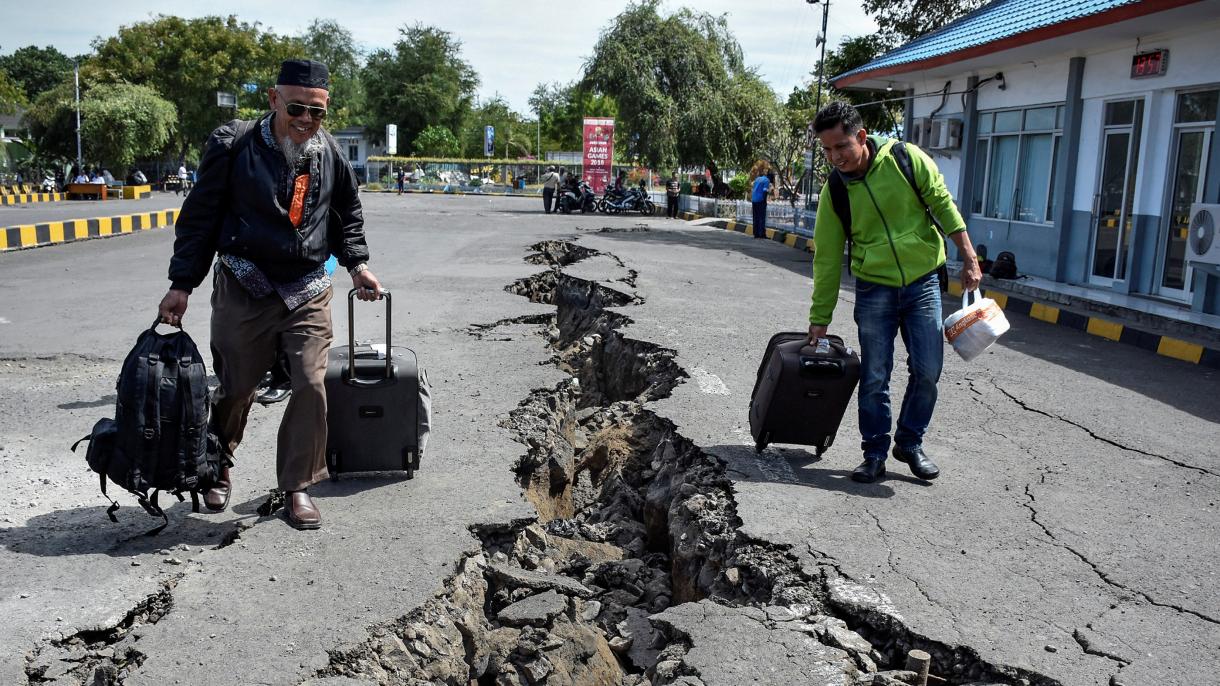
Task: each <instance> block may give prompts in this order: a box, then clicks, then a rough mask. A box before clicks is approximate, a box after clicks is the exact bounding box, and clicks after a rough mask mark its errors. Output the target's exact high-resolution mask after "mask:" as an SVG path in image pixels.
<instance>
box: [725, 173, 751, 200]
mask: <svg viewBox="0 0 1220 686" xmlns="http://www.w3.org/2000/svg"><path fill="white" fill-rule="evenodd" d="M729 190H730V191H732V192H733V197H734V198H744V197H746V193H747V192H748V191H749V190H750V177H748V176H746V175H745V173H744V172H738V173H737V175H736V176H734V177H733V178H732V179H730V180H729Z"/></svg>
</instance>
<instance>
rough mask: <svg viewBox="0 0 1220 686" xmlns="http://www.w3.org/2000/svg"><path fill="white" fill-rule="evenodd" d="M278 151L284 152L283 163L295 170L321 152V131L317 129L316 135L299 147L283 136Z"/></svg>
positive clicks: (290, 138) (289, 138)
mask: <svg viewBox="0 0 1220 686" xmlns="http://www.w3.org/2000/svg"><path fill="white" fill-rule="evenodd" d="M280 150H282V151H283V152H284V161H285V162H287V163H288V166H289V167H291V168H293V169H296V168H297V165H299V164H301V163H302V162H306V161H307V160H308V159H309V158H311V157H313V156H314V155H315V154H317V153H318V152H321V150H322V129H318V132H317V133H315V134H314V135H313V136H312V137H310V139H309V140H307V141H305V142H304V143H302V144H300V145H298V144H297V143H296V142H295V141H293V140H292V137H291V136H284V137H283V138H281V139H280Z"/></svg>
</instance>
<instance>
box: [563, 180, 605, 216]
mask: <svg viewBox="0 0 1220 686" xmlns="http://www.w3.org/2000/svg"><path fill="white" fill-rule="evenodd" d="M596 209H597V196H596V195H594V194H593V188H592V187H591V186H589V184H588V183H587V182H586V181H584V180H583V179H582V180H581V181H580V183H579V184H578V185H576V186H575V187H573V186H567V187H565V188H564V189H563V194H562V195H560V196H559V211H560V212H563V213H564V214H569V213H571V212H574V211H576V210H580V213H581V214H586V213H589V212H593V211H595V210H596Z"/></svg>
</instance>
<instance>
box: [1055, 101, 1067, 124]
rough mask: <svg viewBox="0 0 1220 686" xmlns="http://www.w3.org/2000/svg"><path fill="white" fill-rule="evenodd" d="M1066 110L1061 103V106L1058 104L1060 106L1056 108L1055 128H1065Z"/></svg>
mask: <svg viewBox="0 0 1220 686" xmlns="http://www.w3.org/2000/svg"><path fill="white" fill-rule="evenodd" d="M1064 111H1065V109H1064V107H1063V105H1060V106H1058V107H1056V108H1055V128H1057V129H1062V128H1063V113H1064Z"/></svg>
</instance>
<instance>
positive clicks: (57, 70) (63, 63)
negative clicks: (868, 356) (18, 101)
mask: <svg viewBox="0 0 1220 686" xmlns="http://www.w3.org/2000/svg"><path fill="white" fill-rule="evenodd" d="M0 71H3V72H4V73H6V74H8V78H9V80H11V81H12V82H13V83H15V84H17V85H18V86H19V87H20V88H21V90H22V92H24V93H25V99H26V100H29V101H32V100H34V99H35V98H37V97H38V96H39V95H41V94H42V93H45V92H46V91H49V90H51V89H52V88H54V87H55V86H57V85H59V84H60V83H62V82H63V81H64V80H65V79H69V78H71V77H72V60H71V59H69V58H68V56H67V55H65V54H63V53H62V52H60V51H58V50H56V49H55V48H53V47H51V46H47V47H45V48H39V47H36V46H33V45H27V46H26V47H24V48H18V49H16V50H14V51H13V54H11V55H4V56H3V57H0Z"/></svg>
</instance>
